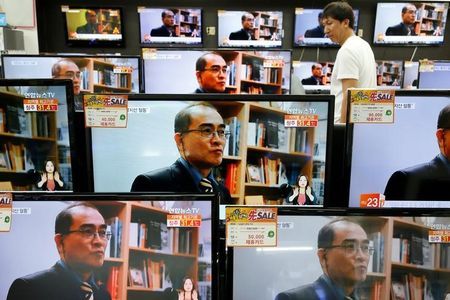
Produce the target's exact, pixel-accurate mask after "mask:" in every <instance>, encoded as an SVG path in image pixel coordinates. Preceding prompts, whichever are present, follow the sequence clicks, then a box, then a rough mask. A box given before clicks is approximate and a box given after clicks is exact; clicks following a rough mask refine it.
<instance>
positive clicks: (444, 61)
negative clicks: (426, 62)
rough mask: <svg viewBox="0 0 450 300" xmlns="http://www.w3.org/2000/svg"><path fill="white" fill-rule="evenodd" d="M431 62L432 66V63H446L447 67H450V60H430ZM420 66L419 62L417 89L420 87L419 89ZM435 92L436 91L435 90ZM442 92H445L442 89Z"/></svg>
mask: <svg viewBox="0 0 450 300" xmlns="http://www.w3.org/2000/svg"><path fill="white" fill-rule="evenodd" d="M432 61H433V64H434V63H436V62H437V63H447V64H448V65H449V66H450V60H445V59H434V60H432ZM421 64H422V62H420V61H419V71H418V72H417V88H418V89H421V87H420V76H421V74H422V73H423V72H421V71H420V65H421ZM426 89H428V88H426ZM435 90H436V89H435ZM442 90H446V89H442Z"/></svg>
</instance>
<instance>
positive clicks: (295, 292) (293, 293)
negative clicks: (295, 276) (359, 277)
mask: <svg viewBox="0 0 450 300" xmlns="http://www.w3.org/2000/svg"><path fill="white" fill-rule="evenodd" d="M343 299H344V298H343V297H340V296H339V295H338V294H337V293H336V291H334V290H333V288H332V287H331V286H330V285H328V284H327V282H326V281H325V279H324V278H323V277H322V276H320V277H319V278H318V279H317V280H316V281H314V282H313V283H311V284H307V285H304V286H300V287H297V288H293V289H290V290H287V291H285V292H282V293H279V294H278V295H277V297H276V298H275V300H343Z"/></svg>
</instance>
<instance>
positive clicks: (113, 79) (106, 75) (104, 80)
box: [93, 69, 130, 88]
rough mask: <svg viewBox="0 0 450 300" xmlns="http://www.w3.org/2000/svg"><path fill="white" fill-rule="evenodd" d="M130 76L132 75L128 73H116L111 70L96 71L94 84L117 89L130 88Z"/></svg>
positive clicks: (94, 72)
mask: <svg viewBox="0 0 450 300" xmlns="http://www.w3.org/2000/svg"><path fill="white" fill-rule="evenodd" d="M129 76H130V74H127V73H114V71H113V70H110V69H102V70H94V71H93V83H94V84H103V85H107V86H111V87H116V88H128V78H129Z"/></svg>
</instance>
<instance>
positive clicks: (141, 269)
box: [128, 258, 172, 290]
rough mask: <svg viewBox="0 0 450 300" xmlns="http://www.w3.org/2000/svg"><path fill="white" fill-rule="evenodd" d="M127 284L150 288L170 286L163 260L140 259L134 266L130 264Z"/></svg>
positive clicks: (158, 288)
mask: <svg viewBox="0 0 450 300" xmlns="http://www.w3.org/2000/svg"><path fill="white" fill-rule="evenodd" d="M128 285H129V286H131V287H143V288H149V289H152V290H163V289H166V288H168V287H171V286H172V284H171V283H170V279H169V275H168V272H167V269H166V265H165V263H164V261H162V260H160V261H155V260H152V259H150V258H147V259H142V260H141V261H140V262H139V263H138V264H136V265H134V266H131V265H130V268H129V271H128Z"/></svg>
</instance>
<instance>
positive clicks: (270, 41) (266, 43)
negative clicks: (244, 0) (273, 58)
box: [217, 10, 284, 48]
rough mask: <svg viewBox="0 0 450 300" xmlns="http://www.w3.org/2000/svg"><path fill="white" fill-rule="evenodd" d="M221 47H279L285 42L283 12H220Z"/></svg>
mask: <svg viewBox="0 0 450 300" xmlns="http://www.w3.org/2000/svg"><path fill="white" fill-rule="evenodd" d="M217 15H218V30H219V33H218V39H219V47H240V48H242V47H260V48H267V47H278V48H281V45H282V40H283V35H284V31H283V12H282V11H260V10H250V11H238V10H219V11H218V12H217Z"/></svg>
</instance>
